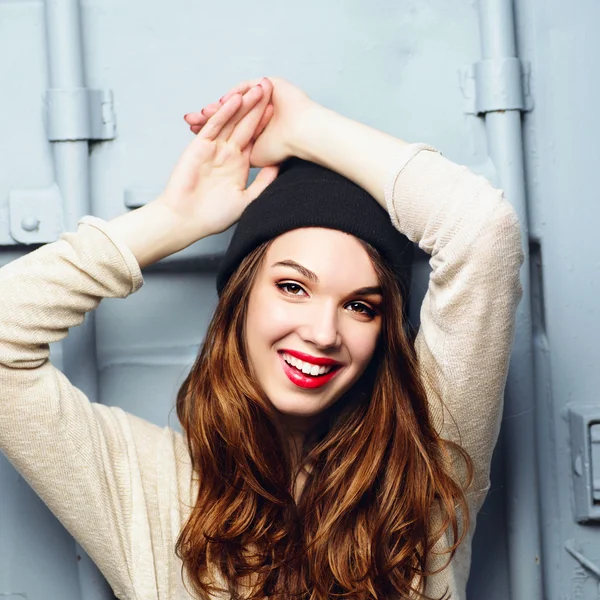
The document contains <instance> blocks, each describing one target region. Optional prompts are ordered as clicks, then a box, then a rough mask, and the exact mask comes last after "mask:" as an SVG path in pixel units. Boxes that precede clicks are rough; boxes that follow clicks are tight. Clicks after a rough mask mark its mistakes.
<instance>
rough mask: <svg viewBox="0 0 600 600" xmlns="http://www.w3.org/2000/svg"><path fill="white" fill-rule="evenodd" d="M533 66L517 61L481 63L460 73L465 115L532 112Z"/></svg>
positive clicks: (464, 68)
mask: <svg viewBox="0 0 600 600" xmlns="http://www.w3.org/2000/svg"><path fill="white" fill-rule="evenodd" d="M530 75H531V65H530V63H528V62H523V61H521V60H520V59H518V58H515V57H506V58H496V59H487V60H481V61H479V62H477V63H475V64H474V65H466V66H464V67H463V68H462V69H460V70H459V83H460V88H461V90H462V93H463V96H464V98H465V112H466V113H467V114H471V115H481V114H485V113H488V112H496V111H505V110H520V111H530V110H532V108H533V99H532V97H531V93H530V87H529V79H530Z"/></svg>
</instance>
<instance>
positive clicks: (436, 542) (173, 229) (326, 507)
mask: <svg viewBox="0 0 600 600" xmlns="http://www.w3.org/2000/svg"><path fill="white" fill-rule="evenodd" d="M186 120H187V122H188V124H189V125H190V126H191V128H192V130H193V131H194V132H195V133H197V136H196V138H195V139H194V141H192V143H191V144H190V146H189V147H188V148H187V149H186V151H185V152H184V153H183V155H182V157H181V159H180V161H179V162H178V164H177V166H176V167H175V169H174V171H173V174H172V176H171V178H170V180H169V183H168V185H167V187H166V188H165V191H164V193H163V194H162V195H161V196H160V197H159V198H157V199H156V200H155V201H153V202H151V203H150V204H148V205H146V206H144V207H142V208H140V209H138V210H135V211H132V212H130V213H127V214H125V215H122V216H120V217H118V218H116V219H114V220H112V221H110V222H108V223H106V222H104V221H102V220H101V219H97V218H94V217H85V218H84V219H82V222H81V226H80V228H79V231H78V232H77V233H66V234H63V235H62V236H61V240H59V241H58V242H55V243H53V244H48V245H46V246H44V247H42V248H40V249H39V250H36V251H35V252H32V253H30V254H28V255H27V256H25V257H23V258H21V259H19V260H17V261H14V262H12V263H10V264H9V265H7V266H6V267H4V268H3V269H1V270H0V286H1V289H2V308H1V313H0V361H1V362H0V402H1V404H0V406H1V410H0V447H1V448H2V450H3V451H4V452H5V453H6V455H7V456H8V458H9V459H10V460H11V461H12V462H13V464H14V465H15V466H16V468H17V469H19V470H20V472H21V473H22V474H23V476H24V477H26V479H27V481H28V482H29V483H30V484H31V485H32V486H33V487H34V489H35V490H36V491H37V493H38V494H39V495H40V496H41V497H42V498H43V499H44V500H45V502H46V503H47V504H48V505H49V506H50V508H51V509H52V510H53V512H54V513H55V514H56V515H57V516H58V518H59V519H60V520H61V521H62V523H63V524H64V525H65V527H67V529H68V530H69V531H70V532H71V533H72V535H73V536H74V537H75V538H76V539H78V540H79V542H80V543H81V545H82V546H83V547H84V548H85V549H86V551H87V552H88V553H89V554H90V556H91V557H92V559H93V560H94V561H95V562H96V564H98V566H99V567H100V569H101V570H102V572H103V573H104V575H105V576H106V578H107V580H108V581H109V583H110V584H111V586H112V588H113V589H114V591H115V593H116V594H117V596H118V597H120V598H143V599H147V598H148V599H149V598H169V599H171V598H189V597H198V598H201V597H207V594H208V593H209V592H210V593H214V595H215V597H220V598H229V597H238V595H239V597H247V598H253V599H254V598H263V597H267V596H271V597H277V598H292V597H301V598H314V599H317V598H318V599H321V598H328V597H331V596H334V595H339V596H340V597H348V598H357V599H358V598H360V599H363V598H365V599H366V598H403V597H415V598H417V597H423V595H424V596H425V597H436V598H441V597H443V596H445V597H451V598H453V599H456V598H464V593H465V585H466V579H467V577H468V571H469V563H470V543H471V537H472V534H473V531H474V526H475V516H476V514H477V511H478V510H479V508H480V507H481V504H482V502H483V500H484V498H485V495H486V493H487V490H488V487H489V465H490V460H491V453H492V450H493V447H494V445H495V442H496V439H497V434H498V429H499V424H500V416H501V408H502V393H503V388H504V384H505V380H506V373H507V368H508V358H509V352H510V345H511V342H512V337H513V332H514V316H515V309H516V306H517V304H518V301H519V298H520V295H521V288H520V283H519V267H520V265H521V262H522V251H521V239H520V231H519V226H518V221H517V217H516V215H515V213H514V211H513V210H512V209H511V207H510V205H509V204H508V203H507V202H506V201H505V200H504V198H503V197H502V193H501V191H499V190H495V189H494V188H492V186H491V185H490V184H489V182H487V181H486V180H485V179H483V178H482V177H478V176H475V175H473V174H472V173H470V172H469V171H468V169H466V168H464V167H459V166H457V165H455V164H453V163H451V162H450V161H448V160H446V159H444V158H442V157H441V156H440V155H439V153H437V152H436V151H435V150H434V149H433V148H431V147H428V146H425V145H423V144H408V143H406V142H403V141H401V140H398V139H395V138H393V137H391V136H389V135H386V134H384V133H381V132H378V131H376V130H373V129H371V128H369V127H367V126H365V125H361V124H359V123H356V122H354V121H351V120H349V119H346V118H344V117H341V116H340V115H337V114H335V113H333V112H331V111H328V110H326V109H325V108H323V107H321V106H319V105H317V104H316V103H314V102H312V101H311V100H310V99H309V98H308V97H307V96H306V95H305V94H303V93H302V92H301V91H300V90H298V89H297V88H295V87H294V86H292V85H291V84H289V83H287V82H285V81H283V80H278V79H271V80H269V79H263V80H261V81H260V82H248V83H244V84H241V85H240V86H238V88H236V89H234V90H232V92H230V93H229V94H227V95H226V96H224V97H223V98H222V99H221V101H220V102H218V103H215V104H214V105H210V106H209V107H207V108H206V109H205V110H204V112H203V113H195V114H191V115H187V116H186ZM292 156H294V157H297V158H296V160H291V161H289V160H287V159H289V158H290V157H292ZM298 159H300V160H298ZM302 161H309V162H302ZM281 163H283V166H282V173H281V176H280V177H278V178H277V179H275V176H276V175H277V167H276V166H274V165H279V164H281ZM250 164H253V165H255V166H261V167H264V168H263V169H262V171H261V172H260V174H259V175H258V177H257V178H256V180H255V182H254V183H253V184H252V185H251V186H250V187H249V188H248V189H245V183H246V179H247V174H248V169H249V166H250ZM332 171H333V172H332ZM357 186H358V187H357ZM273 190H276V191H277V193H275V194H273V193H272V191H273ZM297 190H303V192H302V193H296V192H297ZM307 190H311V192H310V194H308V192H307ZM339 190H343V193H340V194H338V191H339ZM313 193H314V197H313V196H311V194H313ZM361 194H363V195H364V196H361ZM367 194H369V195H370V196H371V198H368V197H367ZM257 196H260V198H258V199H257V200H256V203H254V204H250V203H251V202H252V201H253V200H254V199H255V198H257ZM269 198H270V199H269ZM310 198H312V200H311V199H310ZM328 198H329V200H328ZM365 198H366V199H365ZM277 199H279V200H280V201H281V203H282V204H281V206H282V207H283V208H285V210H283V211H282V214H281V215H278V214H275V213H276V211H274V210H272V206H276V205H273V204H269V202H276V201H277ZM346 200H348V204H345V202H346ZM350 200H351V202H352V206H353V207H354V208H352V210H350V208H348V207H349V202H350ZM311 202H312V203H313V204H311ZM315 202H317V204H318V206H322V207H323V208H322V210H321V211H317V210H315V208H314V207H315V206H316V205H315V204H314V203H315ZM264 203H266V204H264ZM248 205H249V206H248ZM263 206H266V207H269V206H271V209H270V210H265V211H263V212H262V213H261V212H260V210H261V209H260V207H263ZM247 207H248V208H247ZM307 207H312V208H311V210H310V211H308V210H303V209H306V208H307ZM332 207H335V209H332ZM246 208H247V210H246V211H244V209H246ZM346 208H348V214H349V215H353V216H352V218H346V217H347V216H348V215H346V212H347V211H346ZM253 209H254V211H253ZM383 209H386V210H387V211H388V212H389V219H390V221H391V223H393V225H394V227H395V230H394V231H390V230H389V229H388V228H389V222H388V221H387V220H385V219H384V220H383V221H381V220H380V216H381V214H382V213H383ZM293 210H295V211H296V212H295V216H294V218H292V217H291V216H290V215H289V214H288V212H289V211H292V212H293ZM257 211H258V212H257ZM352 211H354V212H352ZM357 211H358V212H357ZM242 213H243V216H242ZM313 213H319V214H321V213H323V214H326V215H327V219H328V220H326V221H317V222H315V221H314V220H312V219H309V218H308V217H307V215H310V214H313ZM257 214H258V216H259V217H260V216H261V215H262V218H258V217H257ZM384 214H385V213H384ZM253 215H254V217H253ZM240 216H241V217H242V218H241V220H240V227H239V228H238V231H236V234H235V236H234V239H233V240H232V244H231V246H230V248H229V250H228V253H227V256H226V258H225V260H224V262H223V265H222V267H221V270H220V273H219V277H218V287H219V293H220V300H219V305H218V306H217V309H216V312H215V316H214V318H213V321H212V322H211V324H210V326H209V330H208V332H207V336H206V339H205V342H204V344H203V348H202V350H201V353H200V355H199V357H198V359H197V361H196V364H195V365H194V367H193V368H192V371H191V372H190V374H189V376H188V378H187V379H186V381H185V382H184V384H183V386H182V388H181V390H180V392H179V395H178V399H177V408H178V415H179V418H180V420H181V422H182V426H183V430H184V434H185V435H184V436H183V437H182V436H180V435H179V434H177V433H175V432H174V431H173V430H171V429H169V428H165V429H160V428H158V427H156V426H154V425H151V424H149V423H147V422H145V421H143V420H141V419H139V418H137V417H135V416H133V415H130V414H126V413H125V412H123V411H122V410H120V409H118V408H115V407H108V406H103V405H98V404H92V403H90V402H89V401H88V400H87V399H86V398H85V396H84V395H83V394H82V393H81V392H80V391H79V390H77V389H76V388H74V387H73V386H71V385H70V383H69V382H68V380H67V379H66V378H65V377H64V375H62V373H60V372H59V371H57V370H56V369H54V368H53V367H52V366H51V364H50V363H49V362H48V346H47V344H48V343H49V342H52V341H57V340H59V339H61V338H63V337H64V336H65V335H66V334H67V331H68V327H71V326H74V325H77V324H80V323H81V322H82V320H83V318H84V315H85V312H87V311H89V310H92V309H94V308H95V307H96V306H97V305H98V303H99V302H100V300H101V299H102V298H104V297H125V296H127V295H128V294H130V293H132V292H134V291H136V290H137V289H139V287H140V286H141V284H142V282H143V281H142V277H141V272H140V268H143V267H145V266H147V265H148V264H151V263H153V262H155V261H157V260H160V259H161V258H163V257H165V256H168V255H170V254H172V253H174V252H177V251H179V250H181V249H183V248H185V247H187V246H188V245H190V244H192V243H193V242H195V241H197V240H199V239H201V238H203V237H205V236H207V235H211V234H214V233H217V232H220V231H223V230H225V229H227V228H228V227H229V226H230V225H232V224H233V223H235V222H236V221H238V219H240ZM363 216H364V218H363ZM282 221H285V223H286V224H285V225H284V226H282V225H281V222H282ZM363 221H364V223H363ZM315 223H318V224H317V225H315ZM374 223H378V226H377V227H375V228H374V227H371V225H372V224H374ZM249 224H250V225H251V224H254V225H255V226H256V227H255V228H253V227H246V225H249ZM256 228H258V229H259V230H260V231H259V233H258V234H257V233H256V231H255V229H256ZM282 228H283V231H282ZM396 230H397V231H396ZM398 232H399V233H398ZM401 234H403V235H405V236H407V237H408V238H409V239H410V240H412V241H413V242H417V243H418V244H419V246H420V247H421V248H422V249H424V250H425V251H427V252H429V253H430V254H431V255H432V259H431V265H432V267H433V272H432V274H431V277H430V283H429V289H428V292H427V295H426V297H425V299H424V301H423V306H422V311H421V326H420V330H419V332H418V335H417V336H416V339H415V340H414V345H413V344H412V343H411V342H410V340H409V339H408V338H407V337H406V335H405V333H404V331H403V322H402V319H403V313H404V310H403V304H404V305H405V303H406V297H407V279H406V278H407V271H406V266H407V262H408V258H407V257H406V256H404V255H403V254H402V253H403V252H406V247H405V246H406V245H405V244H404V247H403V245H402V240H403V239H404V238H403V237H402V235H401ZM365 238H366V239H365ZM394 247H397V248H398V249H399V254H398V255H394V254H393V252H392V249H393V248H394ZM182 576H183V577H182ZM183 580H185V581H183Z"/></svg>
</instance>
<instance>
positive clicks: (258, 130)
mask: <svg viewBox="0 0 600 600" xmlns="http://www.w3.org/2000/svg"><path fill="white" fill-rule="evenodd" d="M273 112H274V107H273V105H272V104H267V108H265V112H264V113H263V116H262V119H261V120H260V123H259V124H258V127H257V128H256V131H255V132H254V135H253V136H252V139H253V140H255V139H256V138H257V137H258V136H259V135H260V134H261V133H262V132H263V131H264V130H265V127H266V126H267V125H268V124H269V121H270V120H271V117H272V116H273Z"/></svg>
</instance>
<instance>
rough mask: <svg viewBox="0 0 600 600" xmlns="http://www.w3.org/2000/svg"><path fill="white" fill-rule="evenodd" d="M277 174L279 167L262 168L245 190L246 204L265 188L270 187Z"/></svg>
mask: <svg viewBox="0 0 600 600" xmlns="http://www.w3.org/2000/svg"><path fill="white" fill-rule="evenodd" d="M278 173H279V165H273V166H270V167H263V168H262V169H261V170H260V171H259V172H258V175H257V176H256V178H255V179H254V181H253V182H252V185H250V186H249V187H248V189H247V190H246V196H247V199H248V204H249V203H250V202H252V200H254V199H255V198H257V197H258V196H259V195H260V194H261V193H262V192H263V191H264V190H265V188H266V187H267V186H269V185H271V184H272V183H273V182H274V181H275V179H276V177H277V174H278Z"/></svg>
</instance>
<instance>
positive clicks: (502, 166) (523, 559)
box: [479, 0, 544, 600]
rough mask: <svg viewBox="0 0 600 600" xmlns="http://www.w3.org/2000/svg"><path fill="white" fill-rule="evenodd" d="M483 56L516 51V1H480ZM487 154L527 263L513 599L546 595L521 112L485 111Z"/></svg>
mask: <svg viewBox="0 0 600 600" xmlns="http://www.w3.org/2000/svg"><path fill="white" fill-rule="evenodd" d="M479 23H480V32H481V51H482V58H483V60H487V59H505V58H507V57H516V56H517V49H516V42H515V23H514V13H513V5H512V0H480V1H479ZM485 124H486V132H487V139H488V146H489V152H490V157H491V159H492V161H493V163H494V165H495V166H496V169H497V172H498V175H499V181H500V185H501V187H502V189H503V190H504V193H505V196H506V198H507V199H508V200H509V201H510V202H511V204H512V205H513V206H514V208H515V210H516V211H517V213H518V215H519V219H520V222H521V228H522V232H523V250H524V252H525V262H524V264H523V268H522V270H521V281H522V284H523V299H522V300H521V303H520V305H519V308H518V311H517V323H516V333H515V342H514V347H513V352H512V357H511V362H510V371H509V375H508V381H507V384H506V394H505V406H504V420H503V423H502V428H503V438H502V439H503V442H504V444H505V447H504V451H505V456H506V461H505V462H506V464H507V470H506V510H507V523H508V564H509V582H510V598H511V600H542V599H543V597H544V595H543V578H542V569H541V564H540V563H541V546H540V543H541V537H540V535H541V534H540V524H539V508H540V504H539V498H538V489H539V488H538V485H537V481H538V476H537V474H538V468H537V452H536V421H535V385H534V365H533V350H532V324H531V290H530V284H529V273H530V270H529V225H528V215H527V198H526V192H525V189H526V188H525V172H524V159H523V140H522V128H521V112H520V110H494V111H491V112H487V113H486V114H485Z"/></svg>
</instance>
